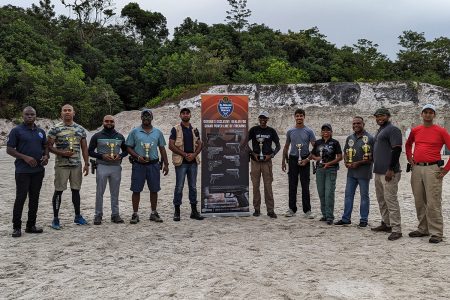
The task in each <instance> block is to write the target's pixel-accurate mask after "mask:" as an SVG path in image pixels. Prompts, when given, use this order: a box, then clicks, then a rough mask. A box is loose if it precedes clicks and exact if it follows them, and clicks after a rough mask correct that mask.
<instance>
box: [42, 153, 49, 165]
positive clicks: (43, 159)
mask: <svg viewBox="0 0 450 300" xmlns="http://www.w3.org/2000/svg"><path fill="white" fill-rule="evenodd" d="M47 164H48V156H47V155H44V156H42V157H41V166H46V165H47Z"/></svg>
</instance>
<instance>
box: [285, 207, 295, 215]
mask: <svg viewBox="0 0 450 300" xmlns="http://www.w3.org/2000/svg"><path fill="white" fill-rule="evenodd" d="M284 216H285V217H293V216H295V212H294V211H293V210H292V209H290V208H289V209H288V211H287V212H286V213H285V214H284Z"/></svg>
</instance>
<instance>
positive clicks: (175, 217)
mask: <svg viewBox="0 0 450 300" xmlns="http://www.w3.org/2000/svg"><path fill="white" fill-rule="evenodd" d="M173 220H174V221H175V222H178V221H180V220H181V216H180V206H179V205H175V212H174V214H173Z"/></svg>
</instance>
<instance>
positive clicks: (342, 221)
mask: <svg viewBox="0 0 450 300" xmlns="http://www.w3.org/2000/svg"><path fill="white" fill-rule="evenodd" d="M350 224H352V222H351V221H350V222H345V221H344V220H339V221H337V222H335V223H334V225H338V226H344V225H350Z"/></svg>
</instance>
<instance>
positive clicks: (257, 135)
mask: <svg viewBox="0 0 450 300" xmlns="http://www.w3.org/2000/svg"><path fill="white" fill-rule="evenodd" d="M258 120H259V125H258V126H254V127H252V128H250V131H249V133H248V139H249V140H250V141H251V142H252V150H251V154H250V158H251V171H250V176H251V179H252V183H253V206H254V207H255V212H254V213H253V215H254V216H255V217H258V216H260V215H261V208H260V207H261V193H260V191H259V183H260V180H261V174H262V177H263V183H264V200H265V202H266V207H267V215H268V216H269V217H271V218H276V217H277V215H276V214H275V211H274V199H273V192H272V181H273V172H272V158H273V157H274V156H275V155H276V154H277V153H278V151H280V148H281V147H280V139H279V137H278V134H277V132H276V131H275V129H273V128H272V127H269V126H267V121H268V120H269V113H268V112H265V111H263V112H261V113H260V114H259V117H258ZM272 143H275V149H272ZM261 146H262V147H261Z"/></svg>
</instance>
